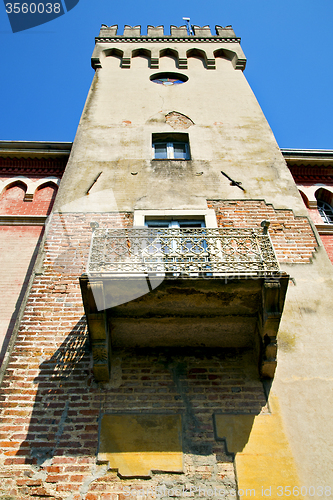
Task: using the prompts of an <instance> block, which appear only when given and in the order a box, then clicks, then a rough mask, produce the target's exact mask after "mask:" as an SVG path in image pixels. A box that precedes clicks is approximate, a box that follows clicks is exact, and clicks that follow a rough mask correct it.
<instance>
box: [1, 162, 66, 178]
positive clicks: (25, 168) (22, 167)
mask: <svg viewBox="0 0 333 500" xmlns="http://www.w3.org/2000/svg"><path fill="white" fill-rule="evenodd" d="M67 160H68V157H65V158H1V157H0V175H24V174H27V175H30V176H31V175H47V176H48V175H54V176H56V177H62V175H63V173H64V171H65V168H66V164H67Z"/></svg>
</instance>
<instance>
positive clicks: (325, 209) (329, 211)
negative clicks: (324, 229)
mask: <svg viewBox="0 0 333 500" xmlns="http://www.w3.org/2000/svg"><path fill="white" fill-rule="evenodd" d="M317 206H318V212H319V213H320V215H321V218H322V219H323V221H324V223H325V224H333V208H332V207H331V205H329V204H328V203H326V201H323V200H318V202H317Z"/></svg>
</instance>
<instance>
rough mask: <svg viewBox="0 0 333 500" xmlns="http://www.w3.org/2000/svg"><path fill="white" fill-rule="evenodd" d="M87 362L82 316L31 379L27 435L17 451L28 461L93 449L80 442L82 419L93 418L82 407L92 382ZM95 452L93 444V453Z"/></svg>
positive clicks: (85, 405) (88, 357) (38, 460)
mask: <svg viewBox="0 0 333 500" xmlns="http://www.w3.org/2000/svg"><path fill="white" fill-rule="evenodd" d="M89 363H90V355H89V342H88V337H87V333H86V321H85V317H84V316H83V317H82V318H81V319H80V321H79V322H78V323H77V324H76V325H75V327H74V328H73V329H72V331H71V332H70V333H69V335H68V336H67V337H66V338H65V340H64V341H63V343H62V344H61V345H60V347H59V348H58V349H57V350H56V351H55V353H54V354H53V356H51V358H50V359H47V360H46V361H44V362H43V363H41V365H40V373H39V375H38V376H37V377H36V378H35V379H34V383H35V384H38V392H37V395H36V399H35V403H34V408H33V412H32V416H31V420H30V426H29V431H28V434H27V438H26V440H25V441H24V442H23V443H22V445H21V449H20V452H19V454H20V455H21V456H22V455H23V456H25V457H26V462H27V463H31V459H34V460H32V462H33V463H36V462H37V465H42V464H45V461H47V460H48V459H52V457H53V456H54V455H60V456H61V455H67V454H68V455H71V454H78V453H83V454H84V453H86V452H88V453H91V452H92V449H89V450H87V449H85V450H83V449H82V450H81V448H82V441H81V442H80V435H82V432H83V431H84V427H85V423H86V422H90V421H94V420H95V421H96V417H95V418H93V417H91V416H89V417H87V418H85V417H84V415H83V413H84V410H85V408H86V407H88V406H90V405H89V402H87V403H85V402H84V401H83V399H84V394H85V393H86V392H87V383H89V382H91V379H89ZM82 412H83V413H82ZM80 415H81V416H80ZM78 421H80V424H79V423H78ZM95 452H96V449H95V448H94V450H93V454H95Z"/></svg>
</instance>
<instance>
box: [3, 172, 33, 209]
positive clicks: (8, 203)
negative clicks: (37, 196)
mask: <svg viewBox="0 0 333 500" xmlns="http://www.w3.org/2000/svg"><path fill="white" fill-rule="evenodd" d="M27 188H28V186H27V184H26V183H25V182H23V181H21V180H15V181H13V182H10V183H9V184H7V186H5V188H4V190H3V192H2V194H1V196H0V213H1V214H7V215H18V214H20V213H21V212H22V210H23V207H24V197H25V193H26V191H27Z"/></svg>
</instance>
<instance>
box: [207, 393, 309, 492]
mask: <svg viewBox="0 0 333 500" xmlns="http://www.w3.org/2000/svg"><path fill="white" fill-rule="evenodd" d="M270 406H271V410H272V413H270V414H261V415H225V414H224V415H222V414H221V415H217V414H215V426H216V434H217V438H218V439H223V440H225V441H226V444H227V449H228V452H231V453H234V454H235V468H236V474H237V482H238V491H239V496H240V498H243V499H244V498H249V497H254V496H255V497H259V498H266V497H267V498H269V499H271V500H278V499H281V498H282V499H283V498H284V499H286V498H303V499H304V498H307V492H306V491H305V489H304V491H302V493H301V488H300V483H299V478H298V474H297V471H296V466H295V463H294V459H293V456H292V453H291V449H290V446H289V442H288V439H287V437H286V434H285V432H284V430H283V423H282V418H281V413H280V409H279V404H278V401H277V398H276V397H271V398H270Z"/></svg>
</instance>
